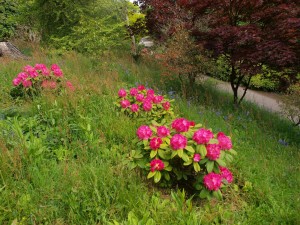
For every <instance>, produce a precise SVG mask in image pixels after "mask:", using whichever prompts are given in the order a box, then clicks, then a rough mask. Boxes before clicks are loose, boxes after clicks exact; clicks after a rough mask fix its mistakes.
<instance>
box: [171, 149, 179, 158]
mask: <svg viewBox="0 0 300 225" xmlns="http://www.w3.org/2000/svg"><path fill="white" fill-rule="evenodd" d="M176 155H178V153H177V151H172V154H171V159H173V158H174V157H175V156H176Z"/></svg>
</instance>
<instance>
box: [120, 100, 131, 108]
mask: <svg viewBox="0 0 300 225" xmlns="http://www.w3.org/2000/svg"><path fill="white" fill-rule="evenodd" d="M120 104H121V107H122V108H124V109H125V108H128V107H129V106H130V101H128V100H127V99H124V100H122V101H121V102H120Z"/></svg>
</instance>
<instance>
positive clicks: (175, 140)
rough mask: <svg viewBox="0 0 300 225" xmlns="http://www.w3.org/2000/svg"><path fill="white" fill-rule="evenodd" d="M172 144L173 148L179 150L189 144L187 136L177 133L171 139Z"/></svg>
mask: <svg viewBox="0 0 300 225" xmlns="http://www.w3.org/2000/svg"><path fill="white" fill-rule="evenodd" d="M170 144H171V147H172V149H174V150H178V149H184V148H185V147H186V144H187V138H186V137H185V136H183V135H182V134H175V135H174V136H173V137H172V138H171V140H170Z"/></svg>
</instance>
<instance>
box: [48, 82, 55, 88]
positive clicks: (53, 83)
mask: <svg viewBox="0 0 300 225" xmlns="http://www.w3.org/2000/svg"><path fill="white" fill-rule="evenodd" d="M56 86H57V83H56V82H55V81H49V88H51V89H55V88H56Z"/></svg>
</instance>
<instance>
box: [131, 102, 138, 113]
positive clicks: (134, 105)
mask: <svg viewBox="0 0 300 225" xmlns="http://www.w3.org/2000/svg"><path fill="white" fill-rule="evenodd" d="M131 111H132V112H137V111H139V106H138V105H137V104H132V105H131Z"/></svg>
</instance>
